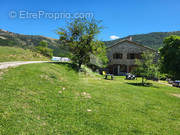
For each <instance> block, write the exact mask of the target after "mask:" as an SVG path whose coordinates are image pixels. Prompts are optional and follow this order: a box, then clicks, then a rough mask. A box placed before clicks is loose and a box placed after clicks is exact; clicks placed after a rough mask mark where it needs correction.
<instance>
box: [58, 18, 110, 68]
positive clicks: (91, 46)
mask: <svg viewBox="0 0 180 135" xmlns="http://www.w3.org/2000/svg"><path fill="white" fill-rule="evenodd" d="M101 29H102V27H101V26H100V22H99V21H96V20H94V19H91V20H87V19H75V20H71V21H70V22H68V23H67V25H66V27H65V28H59V29H58V30H57V34H58V35H59V36H60V43H61V44H64V45H66V46H68V47H69V50H70V52H71V56H70V58H71V60H72V61H73V62H74V63H76V64H78V67H79V68H81V65H82V64H88V63H89V62H90V59H91V56H92V55H93V56H96V57H97V58H99V59H101V60H102V61H103V63H104V64H105V63H106V62H107V57H106V49H105V46H104V43H103V42H101V41H98V40H97V35H98V34H99V33H100V31H101Z"/></svg>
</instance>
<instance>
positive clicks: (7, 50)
mask: <svg viewBox="0 0 180 135" xmlns="http://www.w3.org/2000/svg"><path fill="white" fill-rule="evenodd" d="M34 60H37V61H38V60H49V59H48V58H47V57H45V56H43V55H41V54H39V53H37V52H34V51H31V50H29V49H22V48H18V47H8V46H0V62H6V61H34Z"/></svg>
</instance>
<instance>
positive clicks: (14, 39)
mask: <svg viewBox="0 0 180 135" xmlns="http://www.w3.org/2000/svg"><path fill="white" fill-rule="evenodd" d="M40 41H46V42H47V43H48V47H49V48H50V49H53V54H54V55H55V56H67V55H68V48H66V47H64V46H61V45H59V43H58V40H57V39H52V38H48V37H43V36H38V35H23V34H17V33H13V32H8V31H4V30H1V29H0V46H13V47H15V46H16V47H21V48H24V49H31V50H33V49H34V48H35V47H36V46H38V45H39V42H40Z"/></svg>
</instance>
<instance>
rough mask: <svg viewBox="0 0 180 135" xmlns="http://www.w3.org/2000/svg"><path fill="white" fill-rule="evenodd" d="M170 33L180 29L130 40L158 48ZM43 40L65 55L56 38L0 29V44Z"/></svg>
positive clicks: (28, 45) (31, 44)
mask: <svg viewBox="0 0 180 135" xmlns="http://www.w3.org/2000/svg"><path fill="white" fill-rule="evenodd" d="M170 35H179V36H180V31H175V32H152V33H148V34H138V35H130V36H131V37H132V40H133V41H135V42H137V43H140V44H142V45H145V46H148V47H151V48H153V49H158V48H159V47H161V46H163V40H164V38H165V37H167V36H170ZM125 38H127V37H124V38H121V39H117V40H112V41H104V43H105V45H106V46H111V45H113V44H114V43H116V42H118V41H119V40H122V39H125ZM42 40H45V41H47V42H48V45H49V46H48V47H49V48H51V49H53V50H54V52H53V53H54V55H55V56H67V55H68V48H67V47H64V46H62V45H61V44H59V43H58V40H57V39H53V38H48V37H44V36H39V35H23V34H17V33H13V32H8V31H5V30H2V29H0V46H18V47H22V48H29V49H31V48H33V47H34V46H37V45H38V44H39V42H40V41H42Z"/></svg>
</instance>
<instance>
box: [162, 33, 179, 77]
mask: <svg viewBox="0 0 180 135" xmlns="http://www.w3.org/2000/svg"><path fill="white" fill-rule="evenodd" d="M160 61H161V71H162V72H163V73H167V74H168V75H169V76H170V77H172V78H173V79H180V36H175V35H173V36H169V37H167V38H165V39H164V47H163V48H161V49H160Z"/></svg>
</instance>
